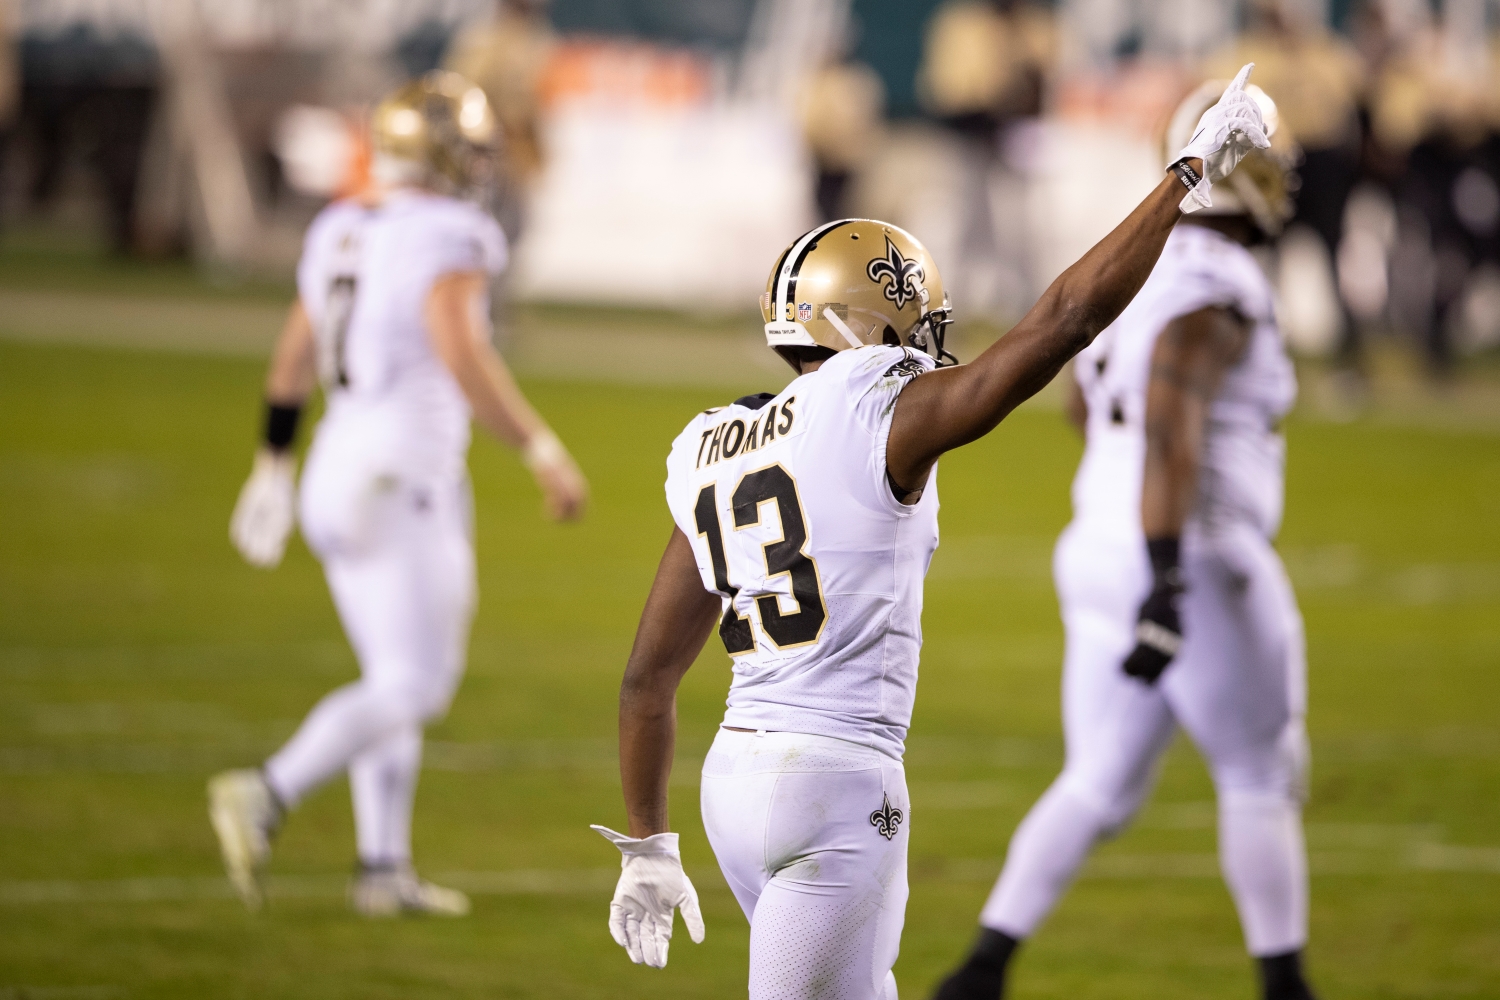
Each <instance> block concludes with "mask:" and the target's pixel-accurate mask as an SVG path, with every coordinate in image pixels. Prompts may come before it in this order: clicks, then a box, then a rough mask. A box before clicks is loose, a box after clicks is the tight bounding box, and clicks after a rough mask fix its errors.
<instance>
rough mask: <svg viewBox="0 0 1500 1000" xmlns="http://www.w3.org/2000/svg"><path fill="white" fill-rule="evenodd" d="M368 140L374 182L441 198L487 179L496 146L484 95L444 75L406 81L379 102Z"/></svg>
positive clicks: (495, 130)
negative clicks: (417, 187)
mask: <svg viewBox="0 0 1500 1000" xmlns="http://www.w3.org/2000/svg"><path fill="white" fill-rule="evenodd" d="M370 135H371V144H372V146H373V150H372V152H373V153H374V156H375V163H374V165H373V170H374V172H375V173H376V175H377V177H378V178H379V179H382V180H385V181H387V182H396V183H416V184H423V185H425V186H429V187H433V188H436V189H438V190H443V191H445V192H447V193H459V192H463V191H466V190H468V189H470V188H471V187H473V186H474V185H475V184H478V183H481V182H483V181H484V180H486V179H488V176H487V175H488V174H489V173H491V172H492V171H493V167H494V155H495V152H496V148H497V146H498V144H499V129H498V127H497V126H496V124H495V115H494V112H493V111H491V110H490V103H489V101H488V100H487V99H486V98H485V96H484V91H483V90H480V89H479V88H478V87H477V86H475V85H474V84H472V83H470V82H469V81H468V80H466V79H464V78H463V77H461V76H459V75H458V74H457V73H450V72H447V71H445V70H433V71H432V72H431V73H428V74H426V75H425V76H421V77H418V78H417V79H415V80H411V81H409V82H407V83H405V84H403V85H402V86H401V87H400V88H399V89H398V90H396V92H395V93H393V94H391V95H390V96H389V97H387V98H386V99H385V100H383V101H381V102H380V104H379V105H377V106H376V108H375V113H374V115H373V116H372V117H371V120H370ZM381 175H384V176H381Z"/></svg>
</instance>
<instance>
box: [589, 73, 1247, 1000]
mask: <svg viewBox="0 0 1500 1000" xmlns="http://www.w3.org/2000/svg"><path fill="white" fill-rule="evenodd" d="M1248 72H1249V67H1248V66H1247V67H1246V68H1245V70H1244V71H1243V72H1242V73H1241V77H1240V78H1239V79H1238V80H1237V81H1236V84H1235V86H1234V87H1233V88H1230V89H1229V90H1228V91H1227V92H1226V93H1225V95H1224V99H1223V100H1222V101H1221V102H1219V103H1218V104H1216V105H1214V107H1212V108H1211V109H1209V110H1208V111H1207V112H1206V113H1205V114H1204V116H1203V120H1202V123H1201V126H1202V127H1201V128H1200V130H1199V133H1198V135H1196V136H1195V137H1194V138H1193V139H1192V140H1191V141H1189V142H1188V143H1187V144H1186V145H1185V146H1184V148H1183V149H1182V151H1181V152H1180V153H1179V154H1178V156H1177V157H1176V158H1175V159H1174V161H1173V164H1172V172H1171V173H1169V174H1168V176H1167V177H1166V178H1165V179H1164V180H1163V182H1162V184H1161V185H1159V186H1158V187H1157V189H1156V190H1155V191H1154V192H1153V193H1152V194H1151V195H1150V196H1149V197H1148V198H1147V199H1146V200H1145V201H1144V202H1142V204H1141V205H1140V207H1139V208H1137V209H1136V210H1135V211H1134V212H1133V213H1132V214H1131V215H1130V217H1129V218H1128V219H1126V220H1125V221H1124V222H1123V223H1121V225H1120V226H1119V227H1118V228H1117V229H1116V230H1115V231H1114V232H1113V233H1111V234H1110V235H1109V236H1108V237H1106V238H1105V239H1104V240H1103V241H1102V242H1101V243H1100V244H1099V245H1098V246H1096V247H1095V248H1094V249H1093V250H1091V251H1090V252H1089V253H1088V254H1087V255H1085V256H1084V257H1083V259H1082V260H1080V261H1079V262H1078V263H1077V264H1075V265H1073V267H1071V268H1069V269H1068V271H1066V272H1065V273H1064V274H1063V275H1062V276H1061V277H1060V278H1058V280H1057V281H1056V282H1054V283H1053V285H1052V287H1051V288H1049V289H1048V290H1047V292H1046V294H1045V295H1044V296H1043V297H1042V299H1041V301H1040V302H1038V304H1037V305H1036V306H1035V307H1034V308H1033V309H1032V310H1031V312H1030V313H1028V314H1027V315H1026V317H1025V318H1024V319H1022V321H1021V322H1020V323H1019V324H1017V326H1016V327H1015V328H1014V329H1013V330H1012V331H1011V332H1010V333H1009V334H1008V335H1006V336H1005V337H1004V338H1002V339H1001V340H1000V341H999V342H998V343H997V344H995V345H994V346H993V347H991V348H990V349H989V350H987V351H985V352H984V353H983V354H982V355H980V356H979V358H977V359H976V360H975V361H974V362H973V363H972V364H969V365H966V366H957V365H944V366H942V367H939V363H940V362H945V361H950V360H952V359H951V356H949V355H947V354H946V352H945V351H944V349H943V332H944V328H945V327H946V325H947V323H948V321H949V320H948V309H947V306H946V301H945V298H944V295H943V286H942V282H941V280H940V278H939V277H938V273H937V268H936V266H935V265H934V264H933V261H932V260H931V258H930V257H929V256H928V255H927V251H926V250H925V249H924V248H923V247H922V245H921V244H920V243H918V242H917V241H916V240H915V239H914V238H912V237H911V236H910V235H909V234H907V233H906V232H904V231H902V230H900V229H898V228H896V227H895V226H892V225H887V224H885V223H880V222H873V221H869V220H857V219H852V220H851V219H846V220H843V221H841V222H833V223H828V224H826V225H823V226H819V227H818V228H816V229H814V230H812V231H811V232H809V233H807V234H805V235H804V236H802V237H801V238H800V239H798V240H797V241H796V242H795V243H793V244H792V245H791V246H790V247H789V248H788V249H787V250H786V252H784V253H783V254H782V256H781V259H780V260H778V261H777V263H776V266H775V268H774V269H773V270H772V272H771V277H770V281H769V283H768V285H767V289H766V294H765V296H764V298H763V299H762V310H763V312H764V314H765V319H766V321H767V322H766V327H765V330H766V339H767V341H768V343H769V344H770V346H771V347H773V348H774V349H775V350H776V351H777V352H778V353H779V354H781V356H782V357H783V358H784V359H785V360H786V361H787V362H788V363H789V364H791V365H792V367H793V368H794V369H795V370H796V371H797V373H798V377H797V378H796V379H795V380H793V381H792V383H791V384H790V385H788V386H787V387H786V388H785V389H783V390H782V391H781V392H780V393H777V394H775V395H770V394H762V395H760V396H750V397H746V398H744V399H741V400H739V401H738V402H736V403H734V404H732V405H730V406H727V407H724V408H722V409H717V410H710V411H708V412H706V413H702V414H700V415H698V416H697V417H695V418H694V419H693V420H692V422H691V423H689V424H688V426H687V428H686V429H685V430H684V431H683V432H682V434H681V435H680V436H679V437H678V438H677V440H676V441H675V442H674V444H673V446H672V451H671V454H670V456H669V457H668V459H667V485H666V493H667V505H668V507H669V508H670V510H671V513H672V517H673V520H674V521H675V522H676V527H675V528H674V529H673V531H672V534H671V539H670V541H669V542H668V543H667V548H666V553H665V554H664V555H663V557H662V560H661V565H660V568H659V569H658V571H657V576H656V580H655V583H654V584H653V586H652V589H651V594H650V596H649V597H648V598H647V601H646V607H645V611H644V612H643V614H642V617H641V623H640V629H639V631H638V632H637V634H636V641H635V647H634V649H633V650H632V652H631V655H630V660H629V663H628V665H627V666H626V670H625V678H624V682H623V683H622V685H621V690H620V769H621V777H622V781H623V785H624V792H625V804H626V811H627V814H628V822H629V832H628V834H624V833H616V832H615V831H613V830H609V829H607V828H604V827H598V828H597V829H599V831H600V832H601V833H602V834H603V835H604V836H606V837H607V838H608V839H610V840H611V841H612V842H614V843H615V844H616V845H617V846H618V847H619V848H620V851H621V853H622V855H623V861H622V872H621V876H620V880H619V883H618V885H617V887H616V890H615V896H614V900H613V901H612V903H611V906H610V931H611V933H612V935H613V936H614V938H615V940H616V941H617V942H618V943H619V944H621V945H622V946H623V947H624V948H625V950H626V952H627V953H628V954H629V957H630V958H631V959H632V960H633V961H635V962H644V963H646V964H648V965H653V966H662V965H665V964H666V960H667V948H668V943H669V939H670V936H671V930H672V920H673V914H674V910H675V909H676V908H678V907H680V908H681V909H682V911H683V917H684V920H685V922H686V924H687V927H688V930H689V932H690V934H691V936H692V937H693V939H694V940H701V939H702V937H703V920H702V917H701V916H700V915H699V913H698V904H697V898H696V895H695V893H694V891H693V888H692V886H691V884H690V883H689V881H688V879H687V876H686V875H685V874H684V873H683V870H682V862H681V857H680V854H679V851H678V846H677V835H676V834H675V833H671V832H669V830H670V827H669V824H668V815H667V785H668V782H667V778H668V773H669V771H670V769H671V763H672V748H673V743H674V738H675V698H676V689H677V685H678V683H679V681H680V680H681V678H682V675H683V672H684V671H686V670H687V668H688V667H689V666H690V665H691V664H692V662H693V660H694V658H695V657H696V656H697V655H698V653H699V651H700V650H701V649H702V648H703V644H704V642H705V640H706V639H707V638H708V634H709V632H710V631H711V630H712V629H714V627H715V626H717V628H718V632H719V636H720V638H721V639H722V640H723V642H724V646H725V648H726V649H727V650H728V652H729V655H730V656H731V657H732V658H733V662H734V667H733V680H732V682H731V685H730V691H729V704H728V711H727V713H726V714H725V717H724V722H723V725H722V727H721V728H720V730H719V732H718V735H717V737H716V738H715V740H714V743H713V747H712V749H711V750H710V751H709V753H708V756H707V758H706V760H705V761H704V764H703V780H702V786H701V788H702V792H701V795H702V810H703V820H704V825H705V827H706V829H707V832H708V836H709V840H710V842H711V843H712V844H713V848H714V853H715V854H716V855H717V857H718V861H719V865H720V868H721V869H722V871H723V872H724V876H725V878H726V879H727V880H728V882H729V885H730V887H731V888H732V889H733V891H734V893H735V896H736V897H737V898H738V900H739V902H740V905H741V907H742V908H743V909H744V912H745V915H746V916H747V917H748V918H749V920H750V928H751V929H750V980H749V990H750V996H751V997H752V998H754V1000H773V998H774V1000H800V998H812V997H819V998H828V1000H875V998H880V1000H894V998H895V996H896V984H895V979H894V977H893V976H892V974H891V967H892V965H893V964H894V962H895V960H896V952H897V948H898V946H899V943H900V936H901V926H902V922H903V920H904V915H905V906H906V894H907V890H906V848H907V841H908V837H909V834H910V829H911V823H912V822H913V816H912V806H911V803H910V801H909V800H908V798H907V792H906V780H905V774H904V771H903V769H902V763H901V756H902V752H903V741H904V739H905V736H906V730H907V726H908V724H909V722H910V720H911V710H912V702H913V698H914V696H915V689H916V681H917V660H918V653H919V651H920V647H921V639H922V631H921V616H922V579H923V576H924V574H925V573H926V571H927V566H928V562H929V560H930V559H931V557H932V553H933V551H934V549H935V548H936V546H937V541H938V530H937V512H938V498H937V488H936V484H935V472H934V470H935V466H936V462H937V459H938V457H939V456H940V455H941V454H942V453H943V452H945V451H949V450H951V449H953V448H956V447H958V446H960V445H963V444H966V443H968V442H970V441H973V440H975V439H976V438H979V437H981V436H983V435H984V434H986V433H988V432H989V431H990V430H991V429H992V428H993V427H994V426H995V425H996V424H997V423H998V422H999V421H1000V420H1001V419H1002V418H1003V417H1004V416H1005V415H1006V414H1007V413H1009V412H1010V411H1011V410H1012V409H1013V408H1014V407H1015V406H1016V405H1017V404H1019V403H1020V402H1021V401H1022V400H1024V399H1025V398H1026V397H1028V396H1030V395H1031V394H1033V393H1034V392H1036V391H1037V390H1038V389H1040V388H1041V387H1043V386H1044V385H1046V384H1047V383H1048V382H1049V381H1050V380H1051V379H1052V377H1053V376H1054V375H1056V374H1057V372H1058V371H1059V370H1060V369H1061V367H1062V366H1063V365H1064V364H1065V363H1066V362H1067V360H1068V359H1069V358H1070V357H1072V356H1073V355H1074V354H1075V353H1077V352H1078V351H1079V350H1080V349H1081V348H1083V347H1084V346H1086V345H1087V344H1088V343H1089V342H1090V341H1091V340H1092V339H1093V338H1094V336H1095V335H1096V334H1097V333H1098V332H1099V331H1100V330H1101V329H1103V328H1104V327H1105V326H1106V325H1108V323H1109V322H1110V321H1111V320H1113V319H1114V318H1115V316H1116V315H1118V313H1119V312H1120V310H1121V309H1123V308H1124V307H1125V305H1126V303H1128V302H1129V301H1130V299H1131V297H1132V296H1133V295H1134V294H1135V292H1136V290H1137V289H1139V288H1140V286H1141V284H1142V283H1143V282H1144V281H1145V280H1146V277H1147V275H1148V274H1150V272H1151V267H1152V265H1153V264H1154V263H1155V261H1156V258H1157V255H1158V254H1159V253H1160V252H1161V248H1162V245H1163V244H1164V243H1165V241H1166V239H1167V236H1168V234H1169V233H1170V232H1171V231H1172V227H1173V226H1174V224H1175V223H1176V222H1177V219H1178V217H1179V216H1180V215H1181V213H1182V210H1183V209H1184V208H1186V207H1188V206H1196V205H1198V204H1200V203H1203V202H1206V201H1207V200H1208V197H1207V194H1208V192H1207V188H1208V186H1209V184H1210V183H1211V182H1212V181H1214V180H1216V179H1218V178H1219V177H1221V176H1223V175H1225V174H1227V173H1228V171H1229V170H1231V169H1233V167H1234V165H1235V163H1236V162H1238V160H1239V158H1240V157H1242V156H1243V155H1244V154H1245V152H1246V151H1247V150H1249V149H1252V148H1256V147H1258V146H1263V145H1264V144H1265V143H1266V141H1267V140H1266V139H1265V136H1264V134H1263V130H1262V125H1261V118H1260V110H1259V108H1258V106H1257V105H1255V104H1254V102H1253V101H1251V100H1250V99H1249V98H1247V97H1246V96H1245V94H1244V92H1243V89H1242V88H1243V85H1244V77H1245V76H1246V75H1247V74H1248ZM1200 171H1201V173H1200ZM1204 175H1206V176H1204ZM1184 185H1186V186H1187V188H1188V191H1187V194H1186V195H1184V191H1183V186H1184ZM934 369H936V370H934Z"/></svg>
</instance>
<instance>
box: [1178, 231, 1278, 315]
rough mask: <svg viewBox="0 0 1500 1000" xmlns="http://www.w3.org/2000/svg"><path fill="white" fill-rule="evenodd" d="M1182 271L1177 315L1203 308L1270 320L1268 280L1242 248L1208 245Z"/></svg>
mask: <svg viewBox="0 0 1500 1000" xmlns="http://www.w3.org/2000/svg"><path fill="white" fill-rule="evenodd" d="M1200 250H1201V252H1200V253H1197V254H1195V255H1194V257H1193V260H1192V261H1191V263H1189V264H1188V265H1187V266H1186V267H1185V268H1184V269H1183V272H1182V277H1181V280H1180V282H1179V285H1178V287H1179V289H1180V296H1181V297H1180V302H1179V304H1178V308H1176V309H1174V310H1173V312H1174V313H1175V314H1176V315H1177V316H1186V315H1187V314H1188V313H1193V312H1197V311H1198V310H1200V309H1210V308H1214V307H1216V306H1217V307H1219V308H1222V309H1233V310H1234V311H1235V312H1237V313H1239V314H1240V315H1241V316H1244V317H1245V318H1246V319H1252V320H1263V319H1268V318H1270V310H1271V306H1270V300H1269V298H1268V296H1267V295H1266V292H1265V289H1266V281H1265V278H1264V276H1263V275H1262V274H1261V272H1260V267H1259V265H1258V264H1256V263H1255V260H1254V258H1252V257H1250V255H1249V254H1248V253H1247V252H1246V251H1245V250H1244V249H1243V248H1241V247H1239V246H1229V245H1224V244H1208V245H1206V246H1202V247H1201V248H1200Z"/></svg>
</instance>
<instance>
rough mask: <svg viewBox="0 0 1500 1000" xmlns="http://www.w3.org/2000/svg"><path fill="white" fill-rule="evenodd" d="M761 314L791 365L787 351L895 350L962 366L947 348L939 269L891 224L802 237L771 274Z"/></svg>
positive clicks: (832, 226) (849, 222)
mask: <svg viewBox="0 0 1500 1000" xmlns="http://www.w3.org/2000/svg"><path fill="white" fill-rule="evenodd" d="M760 311H761V315H762V316H763V317H764V318H765V321H766V343H767V344H769V345H770V346H771V347H772V348H774V349H776V351H777V353H778V354H781V355H782V357H784V358H787V360H788V361H789V362H791V361H792V360H793V359H792V358H791V357H788V353H789V352H787V351H784V350H782V349H783V348H796V347H824V348H827V349H828V350H831V351H847V350H849V349H851V348H855V347H865V346H867V345H870V344H890V345H892V346H897V347H901V346H911V347H915V348H917V349H919V350H922V351H925V352H927V353H928V354H930V355H931V356H932V357H934V358H936V359H937V361H938V363H939V364H942V363H943V362H944V361H947V362H949V363H952V364H957V363H958V359H957V358H955V357H953V355H952V354H950V353H948V351H946V350H945V349H944V347H943V339H944V335H945V333H946V332H947V328H948V325H949V324H950V323H951V322H952V320H951V319H950V318H949V311H950V310H949V306H948V296H947V294H946V293H944V291H943V279H942V278H941V277H940V276H939V275H938V269H937V264H935V263H934V262H933V260H932V255H931V254H929V253H928V252H927V248H926V247H924V246H923V245H922V244H921V243H920V242H918V240H917V238H916V237H915V236H912V235H911V234H910V233H908V232H907V231H906V230H904V229H901V228H899V227H897V226H893V225H891V224H890V223H888V222H876V221H874V220H873V219H843V220H840V221H838V222H829V223H825V224H824V225H821V226H818V227H817V228H816V229H813V230H811V231H809V232H806V233H804V234H802V235H801V236H800V237H798V238H797V239H796V240H794V241H793V242H792V245H791V246H789V247H787V248H786V249H785V250H784V251H782V254H781V256H780V258H778V259H777V261H776V266H775V267H774V268H772V269H771V277H770V279H769V280H768V281H767V282H766V291H765V294H763V295H762V296H761V297H760ZM793 367H797V366H796V364H795V363H793Z"/></svg>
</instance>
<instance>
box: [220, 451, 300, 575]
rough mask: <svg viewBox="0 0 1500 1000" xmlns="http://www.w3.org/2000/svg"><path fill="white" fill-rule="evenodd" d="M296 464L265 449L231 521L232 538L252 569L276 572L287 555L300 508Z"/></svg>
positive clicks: (261, 452) (256, 458) (251, 471)
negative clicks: (289, 539) (276, 567)
mask: <svg viewBox="0 0 1500 1000" xmlns="http://www.w3.org/2000/svg"><path fill="white" fill-rule="evenodd" d="M296 475H297V474H296V460H295V459H293V458H292V456H291V455H289V454H285V453H277V452H274V451H270V450H268V449H265V448H262V449H261V450H260V451H258V452H256V453H255V466H254V468H252V469H251V470H250V478H249V479H248V480H246V482H245V486H244V488H243V489H241V490H240V498H239V500H238V501H237V502H236V503H235V505H234V514H233V516H231V517H230V519H229V538H230V540H231V541H232V542H234V547H235V548H237V549H239V550H240V555H242V556H244V557H245V561H246V562H248V563H250V564H251V565H252V566H259V567H261V568H262V569H272V568H273V567H275V566H276V565H277V564H278V563H280V562H281V556H282V553H284V552H285V551H286V540H287V536H289V535H290V534H291V533H292V520H293V517H294V514H293V511H294V509H295V506H296V502H295V493H296Z"/></svg>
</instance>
